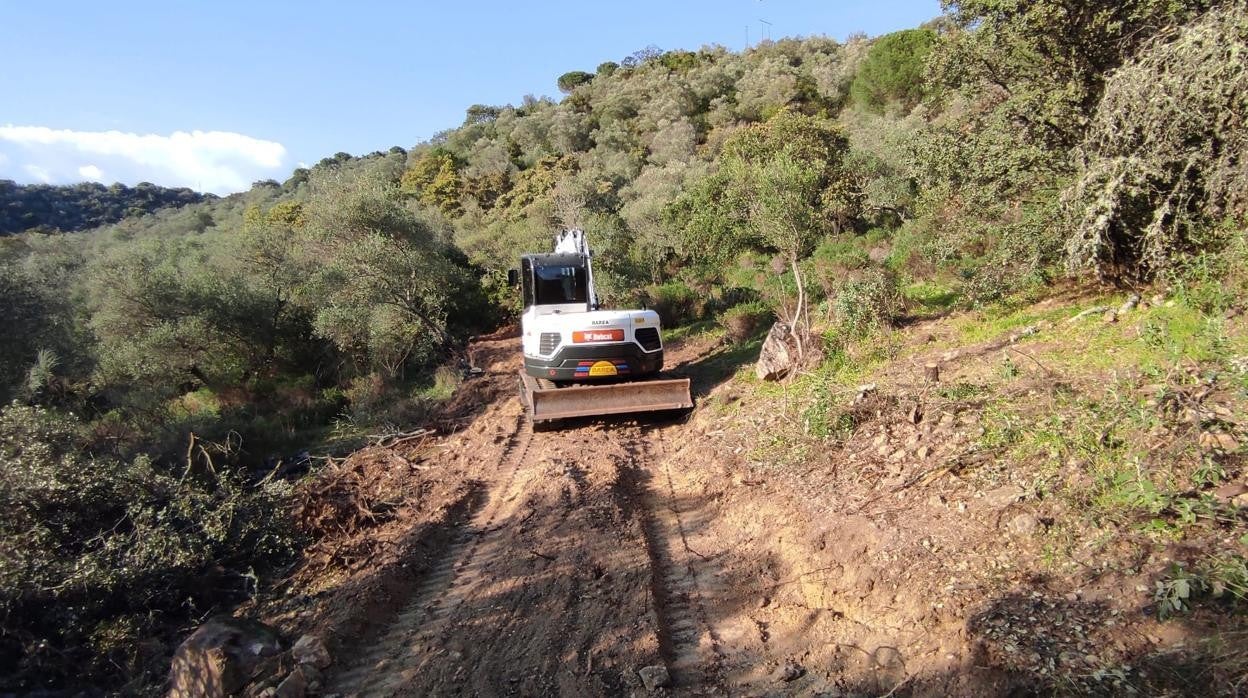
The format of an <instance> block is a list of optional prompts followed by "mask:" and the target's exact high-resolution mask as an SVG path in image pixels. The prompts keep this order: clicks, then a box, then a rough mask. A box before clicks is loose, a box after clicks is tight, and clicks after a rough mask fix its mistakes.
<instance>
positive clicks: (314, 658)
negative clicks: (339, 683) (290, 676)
mask: <svg viewBox="0 0 1248 698" xmlns="http://www.w3.org/2000/svg"><path fill="white" fill-rule="evenodd" d="M290 654H291V656H292V657H294V658H295V661H296V662H298V663H300V664H311V665H312V666H314V667H316V668H317V669H324V668H325V667H327V666H329V665H330V663H332V662H333V659H331V658H330V656H329V648H327V647H325V641H324V640H322V639H321V638H319V637H317V636H316V635H304V636H303V637H301V638H299V639H298V640H297V641H296V642H295V646H294V647H291V648H290Z"/></svg>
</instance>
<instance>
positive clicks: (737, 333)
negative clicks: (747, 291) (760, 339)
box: [719, 301, 774, 344]
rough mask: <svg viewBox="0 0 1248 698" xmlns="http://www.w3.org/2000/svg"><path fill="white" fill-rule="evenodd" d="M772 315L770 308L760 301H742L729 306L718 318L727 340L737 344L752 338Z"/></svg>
mask: <svg viewBox="0 0 1248 698" xmlns="http://www.w3.org/2000/svg"><path fill="white" fill-rule="evenodd" d="M773 317H774V314H773V313H772V312H771V310H770V309H769V308H768V307H767V306H766V305H764V304H763V303H760V302H757V301H755V302H752V303H742V304H740V305H736V306H733V307H731V308H729V309H728V310H727V311H725V312H724V314H723V315H722V316H721V317H720V318H719V322H720V324H722V325H723V326H724V329H725V330H726V331H727V336H728V339H729V341H731V342H733V343H736V344H739V343H741V342H745V341H747V340H749V339H752V338H753V337H755V336H756V335H758V333H759V332H760V331H761V330H762V329H763V328H764V327H766V326H767V323H768V321H769V320H771V319H772V318H773Z"/></svg>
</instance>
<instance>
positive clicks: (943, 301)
mask: <svg viewBox="0 0 1248 698" xmlns="http://www.w3.org/2000/svg"><path fill="white" fill-rule="evenodd" d="M901 295H902V297H903V298H905V299H906V303H907V305H909V306H911V307H913V308H915V309H916V310H918V311H919V312H918V314H919V315H936V314H939V313H941V312H944V311H947V310H949V309H951V308H952V307H953V306H954V304H955V303H957V302H958V300H959V298H960V297H961V296H960V294H959V293H958V290H957V289H956V288H954V287H953V286H950V285H948V284H942V283H937V282H933V281H918V282H915V283H911V284H908V285H907V286H906V287H905V288H903V289H902V291H901Z"/></svg>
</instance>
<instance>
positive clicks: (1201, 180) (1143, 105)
mask: <svg viewBox="0 0 1248 698" xmlns="http://www.w3.org/2000/svg"><path fill="white" fill-rule="evenodd" d="M1246 53H1248V10H1245V9H1244V7H1243V6H1242V5H1241V4H1239V3H1228V5H1227V6H1226V7H1225V8H1223V9H1220V10H1215V11H1211V12H1209V13H1208V14H1207V15H1206V16H1205V17H1203V18H1202V19H1200V20H1197V21H1195V22H1193V23H1191V24H1189V25H1187V26H1185V27H1183V28H1182V29H1181V30H1179V31H1177V32H1173V33H1170V34H1167V35H1162V36H1160V37H1158V38H1157V39H1156V40H1154V42H1153V43H1152V44H1151V45H1149V46H1146V47H1145V48H1144V49H1142V50H1141V51H1140V53H1139V55H1138V57H1137V58H1136V59H1135V60H1133V61H1131V62H1129V63H1127V64H1126V65H1124V66H1123V67H1122V68H1121V69H1119V70H1118V71H1117V72H1116V73H1114V74H1113V76H1112V77H1110V79H1109V80H1108V81H1107V82H1106V86H1105V94H1104V96H1103V97H1102V99H1101V102H1100V104H1099V106H1098V107H1097V111H1096V116H1095V118H1094V120H1093V122H1092V125H1091V128H1090V129H1089V132H1088V136H1087V138H1086V140H1085V141H1084V144H1083V146H1082V151H1083V154H1084V162H1083V163H1082V167H1081V168H1080V172H1079V177H1078V179H1077V180H1076V181H1075V183H1074V184H1073V185H1072V186H1071V187H1070V188H1069V189H1068V190H1067V192H1066V194H1065V197H1064V198H1065V203H1066V212H1067V216H1068V217H1069V220H1070V227H1071V230H1072V234H1071V237H1070V240H1069V243H1068V247H1067V251H1068V255H1069V264H1070V267H1071V268H1072V270H1078V269H1081V268H1085V267H1090V268H1093V269H1095V270H1096V271H1097V272H1099V273H1100V274H1102V275H1103V276H1109V277H1124V276H1125V277H1150V276H1152V275H1155V274H1157V273H1161V272H1165V271H1167V270H1169V269H1171V268H1172V267H1174V266H1175V265H1176V264H1177V263H1178V261H1179V260H1181V259H1182V258H1183V257H1184V256H1186V255H1189V254H1191V253H1193V252H1196V251H1199V250H1200V249H1202V248H1205V247H1207V246H1208V243H1209V242H1210V241H1208V240H1203V239H1201V235H1202V233H1203V232H1204V231H1205V230H1207V228H1208V226H1209V224H1210V223H1211V222H1214V221H1218V220H1221V219H1223V218H1228V217H1229V218H1232V219H1238V220H1241V221H1242V220H1243V218H1244V216H1245V215H1248V193H1246V192H1248V168H1245V167H1244V162H1243V153H1244V152H1245V151H1248V101H1245V98H1244V95H1245V94H1248V68H1246V67H1245V65H1246V63H1245V61H1244V58H1243V57H1244V55H1245V54H1246Z"/></svg>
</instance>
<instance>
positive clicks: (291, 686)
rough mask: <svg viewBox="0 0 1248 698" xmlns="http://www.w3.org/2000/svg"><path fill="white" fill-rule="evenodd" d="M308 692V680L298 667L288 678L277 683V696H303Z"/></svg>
mask: <svg viewBox="0 0 1248 698" xmlns="http://www.w3.org/2000/svg"><path fill="white" fill-rule="evenodd" d="M307 694H308V680H307V679H306V678H305V677H304V675H303V672H302V671H299V670H298V669H296V670H294V671H292V672H290V676H287V677H286V680H285V681H283V682H281V683H279V684H278V685H277V693H275V694H274V696H275V698H303V697H304V696H306V695H307Z"/></svg>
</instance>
